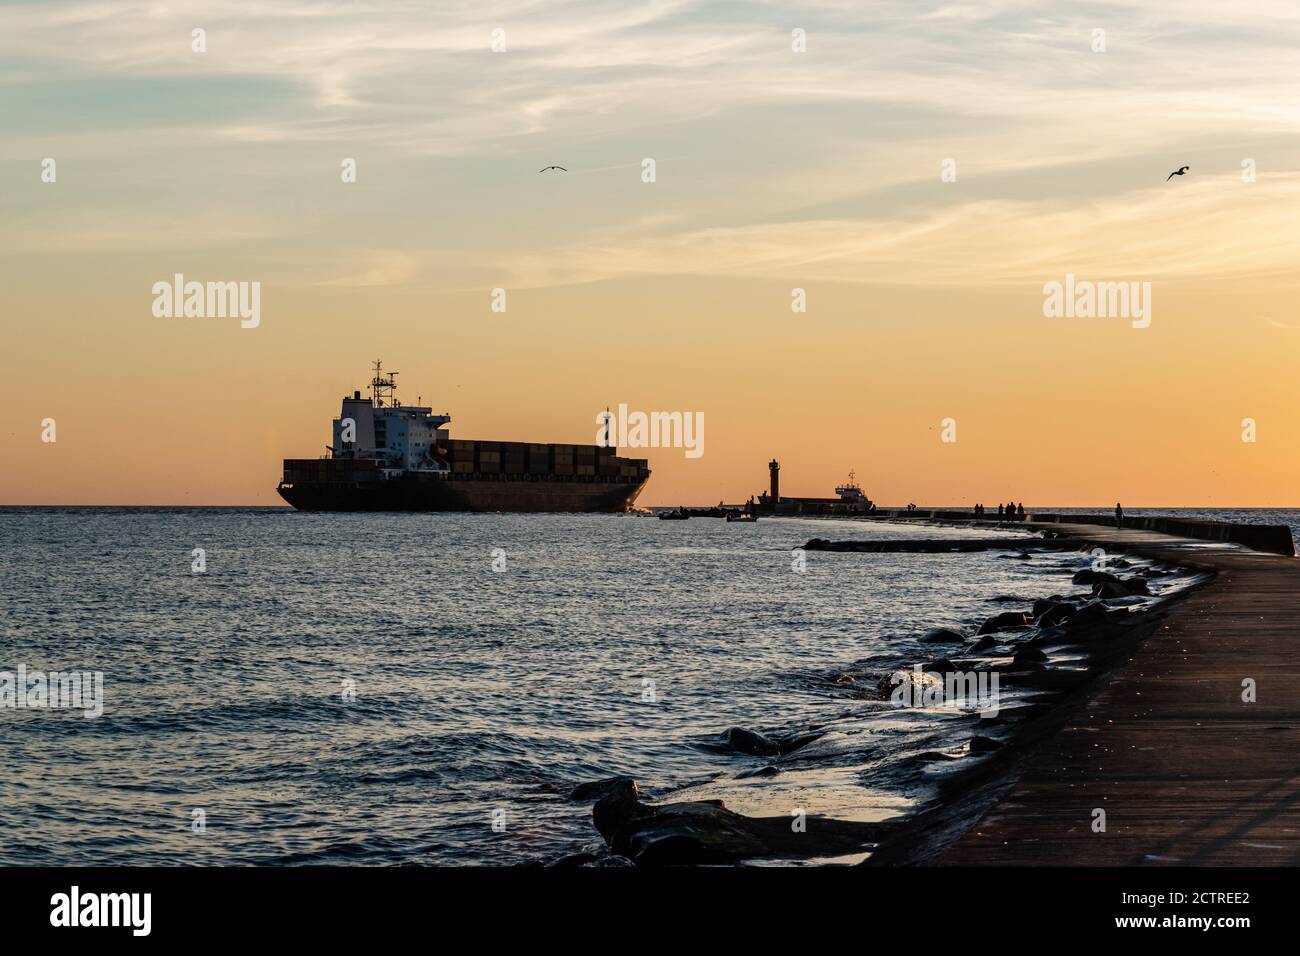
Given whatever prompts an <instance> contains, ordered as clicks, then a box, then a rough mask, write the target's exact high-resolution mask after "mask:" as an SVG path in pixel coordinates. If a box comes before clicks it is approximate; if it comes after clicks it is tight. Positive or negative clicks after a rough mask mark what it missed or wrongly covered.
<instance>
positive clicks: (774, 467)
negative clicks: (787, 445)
mask: <svg viewBox="0 0 1300 956" xmlns="http://www.w3.org/2000/svg"><path fill="white" fill-rule="evenodd" d="M767 470H768V473H769V474H770V475H771V476H772V483H771V488H770V490H769V491H768V495H769V496H770V497H771V502H770V503H771V504H772V505H773V506H775V505H778V504H780V503H781V463H780V462H779V461H777V460H776V459H775V458H773V459H772V460H771V461H769V462H768V463H767Z"/></svg>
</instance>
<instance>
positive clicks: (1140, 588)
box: [1092, 578, 1151, 598]
mask: <svg viewBox="0 0 1300 956" xmlns="http://www.w3.org/2000/svg"><path fill="white" fill-rule="evenodd" d="M1092 593H1093V594H1094V595H1096V596H1097V597H1099V598H1122V597H1134V596H1142V597H1147V596H1149V595H1150V594H1151V589H1150V588H1149V587H1147V583H1146V582H1145V581H1143V580H1142V579H1141V578H1125V579H1123V580H1117V581H1097V582H1096V583H1095V584H1093V586H1092Z"/></svg>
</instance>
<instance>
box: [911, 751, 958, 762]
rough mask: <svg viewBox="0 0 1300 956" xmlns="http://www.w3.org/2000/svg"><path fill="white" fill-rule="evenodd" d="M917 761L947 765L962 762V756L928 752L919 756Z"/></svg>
mask: <svg viewBox="0 0 1300 956" xmlns="http://www.w3.org/2000/svg"><path fill="white" fill-rule="evenodd" d="M916 759H917V760H918V761H920V762H921V763H946V762H948V761H952V760H960V759H961V754H949V753H944V752H943V751H942V750H926V751H923V752H922V753H919V754H917V755H916Z"/></svg>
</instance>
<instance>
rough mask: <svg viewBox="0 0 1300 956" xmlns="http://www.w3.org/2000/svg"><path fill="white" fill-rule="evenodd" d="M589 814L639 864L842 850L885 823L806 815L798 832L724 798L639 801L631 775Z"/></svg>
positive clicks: (613, 845) (855, 847)
mask: <svg viewBox="0 0 1300 956" xmlns="http://www.w3.org/2000/svg"><path fill="white" fill-rule="evenodd" d="M591 818H592V822H593V823H595V825H596V830H597V831H598V832H599V833H600V835H601V836H602V837H603V838H604V840H605V842H606V843H607V844H608V845H609V848H610V850H611V851H612V852H613V853H614V854H616V855H618V856H622V857H626V858H628V859H630V860H631V861H632V862H634V863H635V864H637V865H638V866H657V865H690V864H723V863H735V862H738V861H740V860H745V859H754V858H760V857H778V858H785V859H803V858H808V857H814V856H836V855H843V854H846V853H853V852H859V851H861V850H863V849H865V848H867V847H868V846H869V845H870V844H871V843H874V842H877V841H878V840H879V838H880V835H881V833H882V832H884V829H885V827H886V826H887V825H882V824H873V823H857V822H852V821H846V820H831V819H827V818H825V817H814V816H809V817H807V819H806V821H805V823H806V827H805V828H804V832H800V833H796V832H795V831H794V829H793V828H792V827H791V825H790V819H791V818H790V817H789V816H779V817H746V816H743V815H741V814H739V813H733V812H732V811H731V810H728V809H727V808H726V806H724V805H723V803H722V801H721V800H696V801H692V802H689V803H668V804H663V805H660V806H655V805H652V804H648V803H642V802H641V800H640V796H639V794H638V792H637V786H636V784H635V783H628V784H626V785H625V786H622V787H620V788H619V789H617V790H616V791H614V792H611V793H609V794H607V795H606V796H604V797H602V798H601V799H600V800H599V801H598V802H597V803H596V805H595V806H594V807H593V808H592V811H591Z"/></svg>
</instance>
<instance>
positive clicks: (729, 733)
mask: <svg viewBox="0 0 1300 956" xmlns="http://www.w3.org/2000/svg"><path fill="white" fill-rule="evenodd" d="M722 739H723V740H725V741H726V742H727V743H729V744H730V745H731V746H732V747H733V748H734V749H736V750H739V751H740V752H741V753H745V754H752V755H754V756H755V757H775V756H777V755H778V754H780V753H781V746H780V744H778V743H777V742H776V741H775V740H773V739H772V738H771V737H769V736H767V735H766V734H760V733H758V732H757V731H754V730H746V729H745V728H744V727H728V728H727V729H726V731H724V732H723V734H722Z"/></svg>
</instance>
